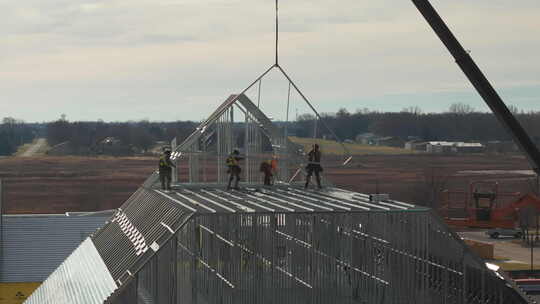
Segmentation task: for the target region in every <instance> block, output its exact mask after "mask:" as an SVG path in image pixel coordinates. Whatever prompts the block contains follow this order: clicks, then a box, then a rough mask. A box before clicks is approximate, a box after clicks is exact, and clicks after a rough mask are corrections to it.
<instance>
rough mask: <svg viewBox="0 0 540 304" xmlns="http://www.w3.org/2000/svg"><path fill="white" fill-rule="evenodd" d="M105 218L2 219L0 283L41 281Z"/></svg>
mask: <svg viewBox="0 0 540 304" xmlns="http://www.w3.org/2000/svg"><path fill="white" fill-rule="evenodd" d="M107 219H108V217H107V216H76V217H67V216H63V215H50V216H28V215H21V216H14V215H9V216H3V222H4V223H3V227H4V228H3V230H2V238H3V245H4V252H3V255H2V256H1V257H0V259H1V261H0V265H2V271H1V273H0V282H43V281H44V280H45V279H46V278H47V276H49V274H51V273H52V272H53V270H54V269H56V268H57V267H58V265H60V264H61V263H62V261H64V260H65V259H66V257H67V256H68V255H69V254H70V253H71V252H73V250H74V249H75V248H77V246H78V245H79V244H80V243H81V242H82V241H83V240H84V239H85V238H86V237H87V236H88V235H90V234H91V233H93V232H94V231H96V230H97V229H98V228H99V227H101V226H103V224H104V223H105V222H106V220H107Z"/></svg>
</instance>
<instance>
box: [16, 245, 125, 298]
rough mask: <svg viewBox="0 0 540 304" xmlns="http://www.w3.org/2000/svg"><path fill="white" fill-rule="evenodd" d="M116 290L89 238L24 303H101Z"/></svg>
mask: <svg viewBox="0 0 540 304" xmlns="http://www.w3.org/2000/svg"><path fill="white" fill-rule="evenodd" d="M116 288H117V286H116V284H115V282H114V280H113V278H112V277H111V275H110V273H109V271H108V270H107V266H105V263H103V260H102V259H101V257H100V255H99V253H98V252H97V250H96V248H95V247H94V244H93V243H92V240H91V239H90V238H87V239H86V240H85V241H84V242H83V243H82V244H81V245H80V246H79V247H78V248H77V249H76V250H75V251H74V252H73V253H72V254H71V255H70V256H69V257H68V258H67V259H66V260H65V262H63V263H62V264H61V265H60V267H58V268H57V269H56V270H55V271H54V273H53V274H52V275H51V276H49V278H47V280H46V281H45V282H44V283H43V284H42V285H41V286H40V287H39V288H38V289H37V290H36V291H35V292H34V293H32V295H31V296H30V297H29V298H28V299H27V300H26V301H25V302H24V303H27V304H59V303H70V304H98V303H103V302H104V301H105V300H106V299H107V297H108V296H109V295H110V294H112V293H113V292H114V290H115V289H116Z"/></svg>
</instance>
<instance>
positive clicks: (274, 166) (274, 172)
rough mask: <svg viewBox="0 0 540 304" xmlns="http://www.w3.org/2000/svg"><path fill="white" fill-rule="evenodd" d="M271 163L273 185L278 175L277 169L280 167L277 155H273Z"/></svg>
mask: <svg viewBox="0 0 540 304" xmlns="http://www.w3.org/2000/svg"><path fill="white" fill-rule="evenodd" d="M270 165H271V167H272V185H273V184H274V180H275V179H276V176H277V169H278V159H277V156H276V155H273V156H272V160H271V161H270Z"/></svg>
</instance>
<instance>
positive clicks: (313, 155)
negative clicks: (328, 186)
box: [305, 144, 323, 189]
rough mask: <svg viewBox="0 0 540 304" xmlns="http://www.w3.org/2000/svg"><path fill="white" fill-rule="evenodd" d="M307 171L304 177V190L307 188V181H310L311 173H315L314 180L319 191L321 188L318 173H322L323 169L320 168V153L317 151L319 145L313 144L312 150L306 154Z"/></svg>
mask: <svg viewBox="0 0 540 304" xmlns="http://www.w3.org/2000/svg"><path fill="white" fill-rule="evenodd" d="M306 170H307V176H306V185H305V188H306V189H307V187H308V186H309V181H310V180H311V176H312V175H313V173H315V178H316V180H317V186H318V187H319V189H322V186H321V175H320V173H321V172H322V171H323V168H322V167H321V151H320V150H319V145H317V144H314V145H313V149H311V151H309V153H308V165H307V166H306Z"/></svg>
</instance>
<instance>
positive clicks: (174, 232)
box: [25, 94, 529, 304]
mask: <svg viewBox="0 0 540 304" xmlns="http://www.w3.org/2000/svg"><path fill="white" fill-rule="evenodd" d="M237 102H238V104H240V105H242V108H243V109H244V110H245V111H246V113H245V115H246V116H247V117H252V119H253V121H254V125H255V127H253V132H252V131H249V130H248V131H246V132H245V133H244V137H242V138H243V144H242V143H241V141H233V143H234V144H231V141H230V138H234V136H236V135H235V130H236V131H237V130H239V128H237V127H238V126H235V125H234V124H229V123H224V122H223V119H225V118H224V117H230V116H231V114H230V112H228V111H231V108H232V107H233V106H236V105H237ZM246 104H247V105H246ZM251 104H252V103H251ZM255 109H256V107H255ZM255 109H253V107H252V106H251V105H250V103H249V100H248V99H247V98H244V97H243V95H242V94H238V95H232V96H231V97H230V98H229V99H227V101H226V102H225V103H224V104H223V105H221V106H220V107H219V109H218V110H217V111H216V112H214V114H212V116H211V117H210V118H209V119H208V120H207V121H205V122H203V123H202V124H201V126H200V127H199V128H198V129H197V130H196V131H195V132H194V133H193V134H192V135H191V136H189V137H188V139H187V140H186V141H185V142H184V143H182V144H180V145H178V146H177V147H175V150H174V152H173V155H174V157H175V158H176V159H177V160H179V161H188V162H189V163H188V167H189V168H190V169H189V173H188V175H187V176H188V180H184V181H182V180H180V183H177V184H175V185H174V187H173V189H174V190H173V191H167V192H164V191H162V190H160V187H159V185H157V182H158V180H157V179H158V178H157V175H156V174H153V175H152V176H150V177H149V178H148V180H147V181H146V182H145V183H144V184H143V185H142V186H141V187H140V188H139V190H137V192H135V193H134V194H133V195H132V196H131V197H130V198H129V199H128V200H127V201H126V202H125V203H124V204H123V206H122V207H121V208H120V209H118V211H117V212H116V213H115V214H114V215H113V216H112V218H110V219H109V220H108V221H107V223H106V224H105V226H103V227H102V228H101V229H100V230H98V231H97V232H96V233H95V234H93V235H92V236H91V237H89V238H87V239H86V240H85V241H84V242H83V243H82V244H81V245H80V246H79V247H78V248H77V249H76V250H75V251H74V252H73V253H72V254H71V255H70V256H69V257H68V258H67V259H66V260H65V261H64V262H63V263H62V264H61V265H60V266H59V267H58V269H57V270H56V271H55V272H54V273H53V274H52V275H51V276H49V278H48V279H47V280H46V281H45V282H44V284H43V285H42V286H41V287H40V288H39V289H38V290H37V291H36V292H35V293H34V294H33V295H32V296H31V297H30V298H29V299H28V300H27V301H26V302H25V303H30V304H34V303H39V304H48V303H115V304H117V303H130V304H131V303H159V304H173V303H188V304H210V303H212V304H213V303H220V304H221V303H231V304H233V303H235V304H236V303H238V304H242V303H268V304H271V303H272V304H274V303H279V304H286V303H310V304H311V303H313V304H315V303H350V304H352V303H358V304H371V303H380V304H383V303H389V304H390V303H391V304H396V303H398V304H399V303H404V304H405V303H407V304H409V303H420V304H422V303H426V304H428V303H429V304H437V303H441V304H442V303H456V304H458V303H461V304H465V303H475V304H476V303H478V304H488V303H499V304H502V303H529V300H528V299H527V297H526V296H525V295H523V294H522V292H521V291H520V290H519V289H516V288H514V285H513V284H512V282H511V281H510V280H507V279H506V278H505V276H504V274H503V273H499V272H496V271H494V270H492V269H489V268H488V267H487V266H486V264H485V263H484V262H483V261H482V260H481V259H480V258H478V257H477V256H476V255H475V254H474V253H472V252H471V251H470V250H469V249H468V248H467V246H466V245H465V244H464V243H463V242H462V241H461V239H460V238H459V237H458V236H457V235H456V234H454V233H453V232H451V231H450V230H449V229H448V227H447V226H446V225H445V224H444V223H443V222H442V221H441V220H440V219H439V217H438V216H436V215H435V214H434V213H433V211H432V210H430V209H428V208H424V207H419V206H415V205H413V204H408V203H403V202H399V201H395V200H391V199H388V198H387V197H384V196H370V195H366V194H361V193H356V192H351V191H347V190H343V189H339V188H335V187H332V186H327V187H325V189H324V190H322V191H320V190H311V189H307V190H306V189H304V188H303V187H302V186H300V185H299V184H298V183H296V182H295V181H296V180H301V179H302V178H301V177H302V176H303V174H304V173H305V172H303V170H302V169H303V164H302V163H301V160H298V162H299V163H297V162H296V161H297V160H296V159H297V158H298V157H299V156H300V155H301V153H298V152H299V151H296V148H294V149H289V147H291V144H290V143H288V142H287V137H284V136H283V135H282V134H283V133H281V130H279V128H277V127H275V126H273V124H272V123H271V122H270V120H269V119H268V118H267V117H266V116H265V115H264V114H263V113H262V112H260V111H259V112H257V111H255ZM266 120H268V121H266ZM265 121H266V123H265ZM250 123H252V122H251V121H248V122H247V123H246V124H245V125H241V126H240V129H243V130H245V128H250V126H249V124H250ZM246 126H247V127H246ZM227 128H231V129H232V130H228V129H227ZM255 130H256V131H255ZM255 132H261V134H260V138H263V136H264V137H266V138H267V139H268V143H270V144H271V145H270V146H267V147H269V148H268V151H265V150H264V149H261V150H255V148H253V149H252V147H256V146H257V145H255V144H253V145H250V144H249V143H259V142H263V140H262V139H261V140H260V141H258V139H257V138H258V137H257V136H258V135H253V137H250V136H251V135H246V134H248V133H250V134H254V133H255ZM207 134H216V135H207ZM205 135H206V136H205ZM213 136H215V141H216V142H218V143H220V144H216V145H214V146H215V147H217V148H215V149H216V150H212V152H210V153H208V155H207V156H208V157H207V158H206V160H204V159H205V158H203V157H201V156H202V155H204V153H206V152H204V150H203V148H201V147H202V146H201V142H203V143H204V142H205V141H206V140H209V138H212V137H213ZM246 143H247V144H246ZM235 144H239V145H241V146H242V145H245V147H246V150H247V152H246V151H244V152H245V154H246V163H247V164H248V165H247V166H248V167H249V166H250V165H249V164H250V161H251V162H254V163H256V161H255V160H256V159H257V157H260V155H261V154H265V153H283V154H282V155H283V157H287V159H288V160H289V162H288V163H287V164H289V165H287V167H286V170H284V171H285V173H283V176H285V178H280V179H279V180H278V182H277V183H276V184H275V185H274V186H272V187H263V186H261V185H260V183H259V181H258V180H257V178H256V175H253V178H249V177H246V179H247V180H246V181H245V182H244V184H243V189H242V190H240V191H237V190H232V191H225V179H224V178H223V177H224V175H225V173H224V170H223V168H221V169H220V167H223V164H222V163H220V158H222V157H223V156H224V155H226V154H227V153H229V152H230V151H231V149H233V148H234V147H235ZM283 146H285V147H287V149H282V150H280V149H281V147H283ZM259 147H262V146H259ZM250 149H251V150H250ZM257 149H259V148H257ZM254 151H255V152H254ZM279 151H281V152H279ZM251 152H253V153H251ZM287 153H288V154H287ZM210 156H211V157H213V158H214V159H212V158H211V157H210ZM215 158H217V159H218V160H215ZM204 161H207V162H208V163H210V162H213V166H214V172H213V173H212V172H210V169H211V168H212V165H210V166H208V167H206V168H208V171H207V172H206V173H204V170H203V169H201V163H203V162H204ZM220 170H223V171H222V172H221V173H219V172H220ZM246 171H249V169H247V170H246ZM205 175H206V179H205V177H204V176H205ZM246 175H247V173H246ZM201 179H202V180H201Z"/></svg>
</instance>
